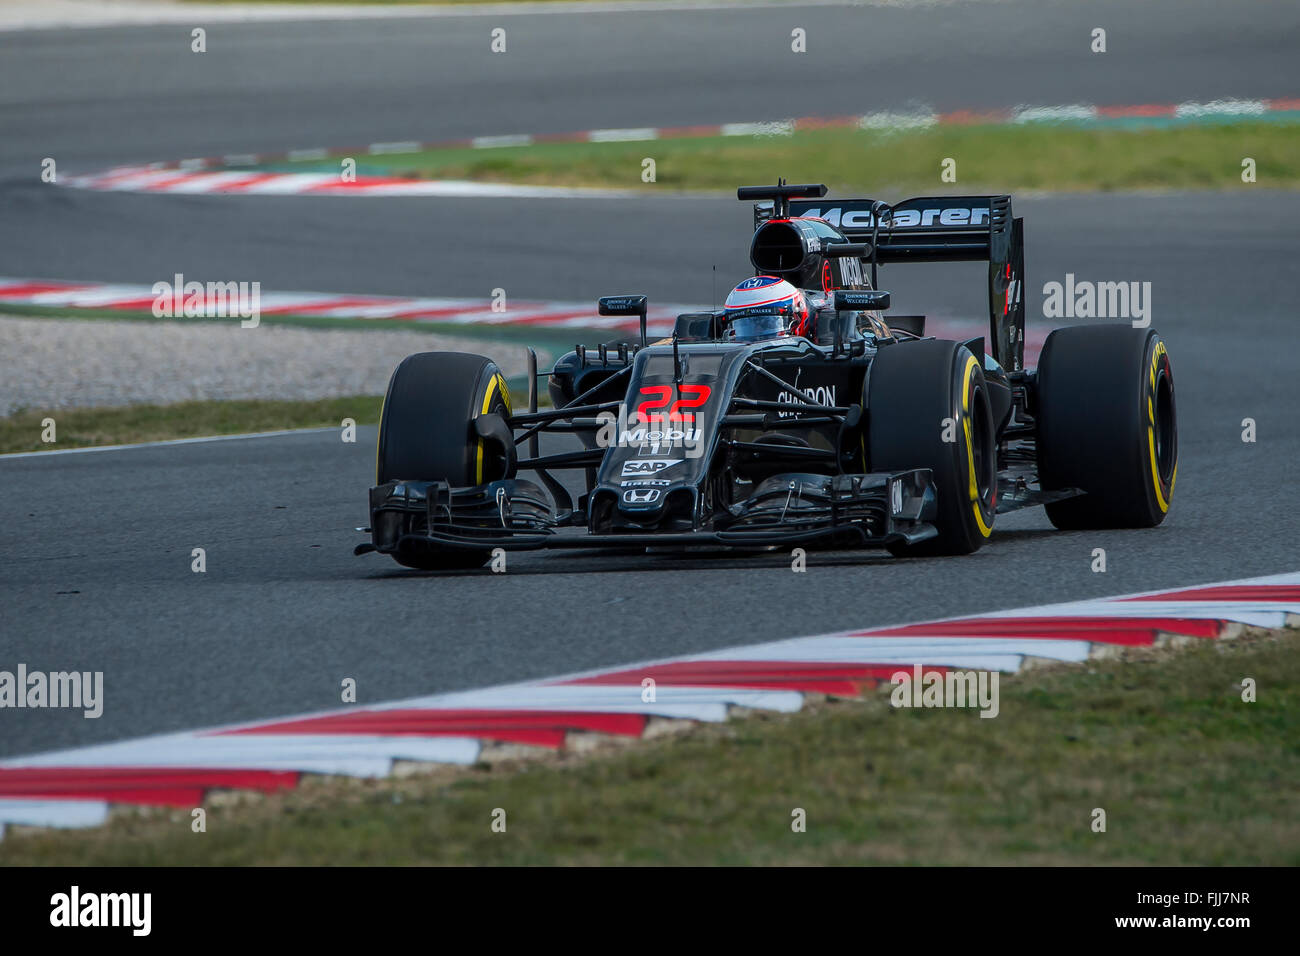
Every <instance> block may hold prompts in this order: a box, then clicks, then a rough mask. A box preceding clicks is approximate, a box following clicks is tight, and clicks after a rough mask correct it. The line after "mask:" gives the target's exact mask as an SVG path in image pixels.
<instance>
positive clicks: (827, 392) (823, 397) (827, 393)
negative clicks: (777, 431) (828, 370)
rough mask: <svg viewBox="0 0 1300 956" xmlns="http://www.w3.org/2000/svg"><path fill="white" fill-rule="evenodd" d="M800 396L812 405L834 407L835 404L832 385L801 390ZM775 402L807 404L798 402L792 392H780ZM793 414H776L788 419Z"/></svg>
mask: <svg viewBox="0 0 1300 956" xmlns="http://www.w3.org/2000/svg"><path fill="white" fill-rule="evenodd" d="M800 394H802V395H804V396H805V397H806V398H807V399H808V401H810V402H812V403H813V404H814V405H835V404H836V401H835V386H834V385H818V386H817V387H816V388H805V389H802V390H801V392H800ZM776 400H777V401H778V402H781V403H782V404H784V405H805V404H807V403H806V402H801V401H799V399H798V397H797V396H796V395H795V394H794V393H793V392H782V393H781V394H780V395H778V396H777V397H776ZM794 414H795V413H794V412H792V411H790V412H777V415H779V416H780V417H781V418H790V417H792V416H793V415H794Z"/></svg>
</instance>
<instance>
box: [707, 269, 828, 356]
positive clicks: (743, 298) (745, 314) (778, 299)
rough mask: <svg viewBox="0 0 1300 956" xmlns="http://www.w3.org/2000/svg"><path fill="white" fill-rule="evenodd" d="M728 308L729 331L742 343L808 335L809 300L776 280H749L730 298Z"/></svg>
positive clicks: (755, 277) (727, 321)
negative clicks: (777, 337) (785, 336)
mask: <svg viewBox="0 0 1300 956" xmlns="http://www.w3.org/2000/svg"><path fill="white" fill-rule="evenodd" d="M724 308H725V310H726V324H727V328H728V329H729V330H730V334H731V335H732V336H733V337H734V338H736V339H738V340H740V341H746V342H755V341H758V340H759V339H770V338H775V337H776V336H779V335H804V334H806V332H807V329H808V316H809V312H808V300H807V299H806V298H805V297H804V294H803V293H802V292H800V291H799V290H798V289H796V288H795V287H794V286H793V285H791V284H790V283H789V282H786V281H785V280H784V279H780V278H778V277H776V276H754V277H753V278H752V279H746V280H745V281H744V282H742V283H740V285H738V286H736V287H735V288H734V289H732V290H731V292H730V294H728V295H727V302H726V305H725V306H724Z"/></svg>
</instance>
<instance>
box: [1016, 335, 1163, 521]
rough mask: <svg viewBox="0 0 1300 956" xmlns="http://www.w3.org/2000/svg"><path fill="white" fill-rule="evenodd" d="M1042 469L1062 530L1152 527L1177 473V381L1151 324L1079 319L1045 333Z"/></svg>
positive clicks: (1040, 409) (1040, 396)
mask: <svg viewBox="0 0 1300 956" xmlns="http://www.w3.org/2000/svg"><path fill="white" fill-rule="evenodd" d="M1036 418H1037V423H1038V475H1039V484H1040V485H1041V486H1042V488H1043V490H1045V491H1053V490H1057V489H1062V488H1079V489H1081V490H1082V491H1084V492H1086V494H1084V495H1081V496H1079V497H1076V498H1067V499H1066V500H1064V501H1055V502H1052V503H1050V504H1048V505H1047V517H1048V518H1049V519H1050V520H1051V522H1052V524H1054V525H1055V526H1056V527H1058V528H1061V529H1062V530H1074V529H1080V528H1153V527H1155V526H1156V525H1158V524H1160V522H1161V521H1163V520H1164V519H1165V515H1166V514H1167V513H1168V511H1169V502H1170V499H1171V498H1172V496H1173V492H1174V479H1175V478H1176V477H1177V476H1178V421H1177V415H1176V412H1175V406H1174V379H1173V373H1172V372H1171V370H1170V367H1169V353H1168V351H1167V350H1166V349H1165V343H1164V341H1163V340H1162V339H1161V338H1160V336H1159V335H1157V334H1156V332H1155V331H1154V330H1153V329H1135V328H1133V327H1132V326H1129V325H1079V326H1072V327H1070V328H1064V329H1057V330H1055V331H1054V332H1052V334H1051V335H1049V336H1048V337H1047V342H1046V343H1045V344H1044V345H1043V351H1042V354H1041V355H1040V357H1039V360H1038V406H1037V413H1036Z"/></svg>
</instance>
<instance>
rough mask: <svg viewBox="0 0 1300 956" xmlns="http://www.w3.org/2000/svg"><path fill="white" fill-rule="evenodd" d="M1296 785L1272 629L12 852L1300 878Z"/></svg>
mask: <svg viewBox="0 0 1300 956" xmlns="http://www.w3.org/2000/svg"><path fill="white" fill-rule="evenodd" d="M1246 677H1252V678H1254V679H1255V680H1256V681H1257V684H1258V700H1257V702H1255V703H1245V702H1243V701H1242V699H1241V693H1242V691H1241V682H1242V680H1243V678H1246ZM1297 784H1300V635H1297V634H1296V633H1295V632H1294V631H1287V632H1273V633H1252V634H1249V635H1248V636H1245V637H1241V638H1238V639H1236V640H1232V641H1223V642H1208V641H1207V642H1200V643H1197V644H1195V645H1193V646H1191V647H1187V648H1182V649H1177V650H1173V649H1162V650H1149V649H1147V650H1139V651H1133V652H1130V653H1127V654H1125V655H1124V657H1123V658H1122V659H1108V660H1104V661H1093V662H1090V663H1088V664H1086V665H1067V666H1052V667H1044V668H1040V669H1031V670H1029V671H1027V672H1025V673H1024V674H1022V675H1021V676H1019V677H1016V678H1014V679H1007V680H1004V681H1003V682H1002V685H1001V712H1000V715H999V716H998V717H997V718H995V719H981V718H979V717H978V716H977V715H976V712H975V711H971V710H942V709H936V710H916V709H893V708H891V707H890V706H889V702H888V694H887V692H885V691H876V692H874V693H870V694H868V695H867V696H866V697H865V698H862V699H855V700H841V701H824V702H820V703H814V704H812V705H811V706H809V707H807V708H806V709H805V710H804V711H802V712H800V713H798V714H793V715H786V716H777V715H771V714H764V713H752V714H750V715H748V716H745V717H742V718H740V719H736V720H733V721H731V722H729V723H726V724H721V725H709V726H689V727H688V729H685V730H684V731H682V732H681V733H677V734H666V735H662V736H658V737H656V738H653V739H649V740H645V741H639V742H633V743H631V744H622V745H620V744H617V743H609V744H602V745H598V746H596V747H594V748H591V749H588V750H585V751H584V752H581V753H579V752H573V751H570V752H567V753H565V754H561V755H558V756H554V755H548V756H543V757H540V758H537V759H532V760H518V759H515V760H505V761H503V762H499V763H483V764H480V765H478V766H475V767H472V768H454V769H438V770H435V771H432V772H430V773H427V774H422V775H413V776H407V777H401V778H396V779H390V780H383V781H356V780H340V779H311V778H308V779H307V780H306V781H305V782H304V785H303V787H302V788H301V789H300V790H299V791H298V792H296V793H291V794H288V795H283V796H276V797H271V798H249V797H238V798H236V797H233V796H230V795H226V796H224V797H223V798H215V799H210V804H209V805H210V809H209V812H208V818H207V832H206V833H201V834H199V833H193V832H191V829H190V823H191V816H190V813H189V812H188V810H184V811H175V812H173V811H146V812H136V811H123V812H122V813H119V814H116V815H115V816H114V818H113V819H111V820H110V822H109V824H108V825H107V826H105V827H102V828H99V829H96V830H91V831H84V832H76V831H70V832H55V831H28V832H19V831H17V830H15V831H14V832H13V833H12V835H10V836H8V837H7V838H6V839H5V840H4V841H3V842H0V862H6V863H11V864H16V865H30V864H64V865H72V864H75V865H87V864H90V865H96V864H146V865H195V864H197V865H213V864H216V865H220V864H327V863H354V864H355V863H361V864H412V863H450V864H464V863H471V864H555V863H568V864H604V863H615V864H645V863H648V864H711V863H721V864H799V863H805V864H806V863H827V864H864V863H865V864H897V863H927V864H939V863H946V864H983V865H989V864H1237V865H1251V864H1273V865H1295V864H1297V863H1300V818H1297V816H1296V813H1295V796H1296V792H1297ZM1098 807H1100V808H1102V809H1104V810H1105V811H1106V814H1107V821H1106V832H1104V833H1098V832H1093V830H1092V828H1091V823H1092V820H1093V810H1094V808H1098ZM495 808H502V809H504V810H505V811H506V821H507V829H506V832H504V833H499V832H493V830H492V828H491V822H492V815H493V811H494V809H495ZM796 808H799V809H802V810H804V811H805V812H806V814H807V831H806V832H804V833H796V832H793V831H792V828H791V820H792V813H793V812H794V811H795V810H796Z"/></svg>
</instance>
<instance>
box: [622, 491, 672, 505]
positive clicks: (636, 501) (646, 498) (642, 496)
mask: <svg viewBox="0 0 1300 956" xmlns="http://www.w3.org/2000/svg"><path fill="white" fill-rule="evenodd" d="M661 494H663V492H662V491H660V490H659V489H658V488H629V489H628V490H627V491H625V492H623V502H624V504H629V505H650V504H654V503H655V502H656V501H658V500H659V496H660V495H661Z"/></svg>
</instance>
